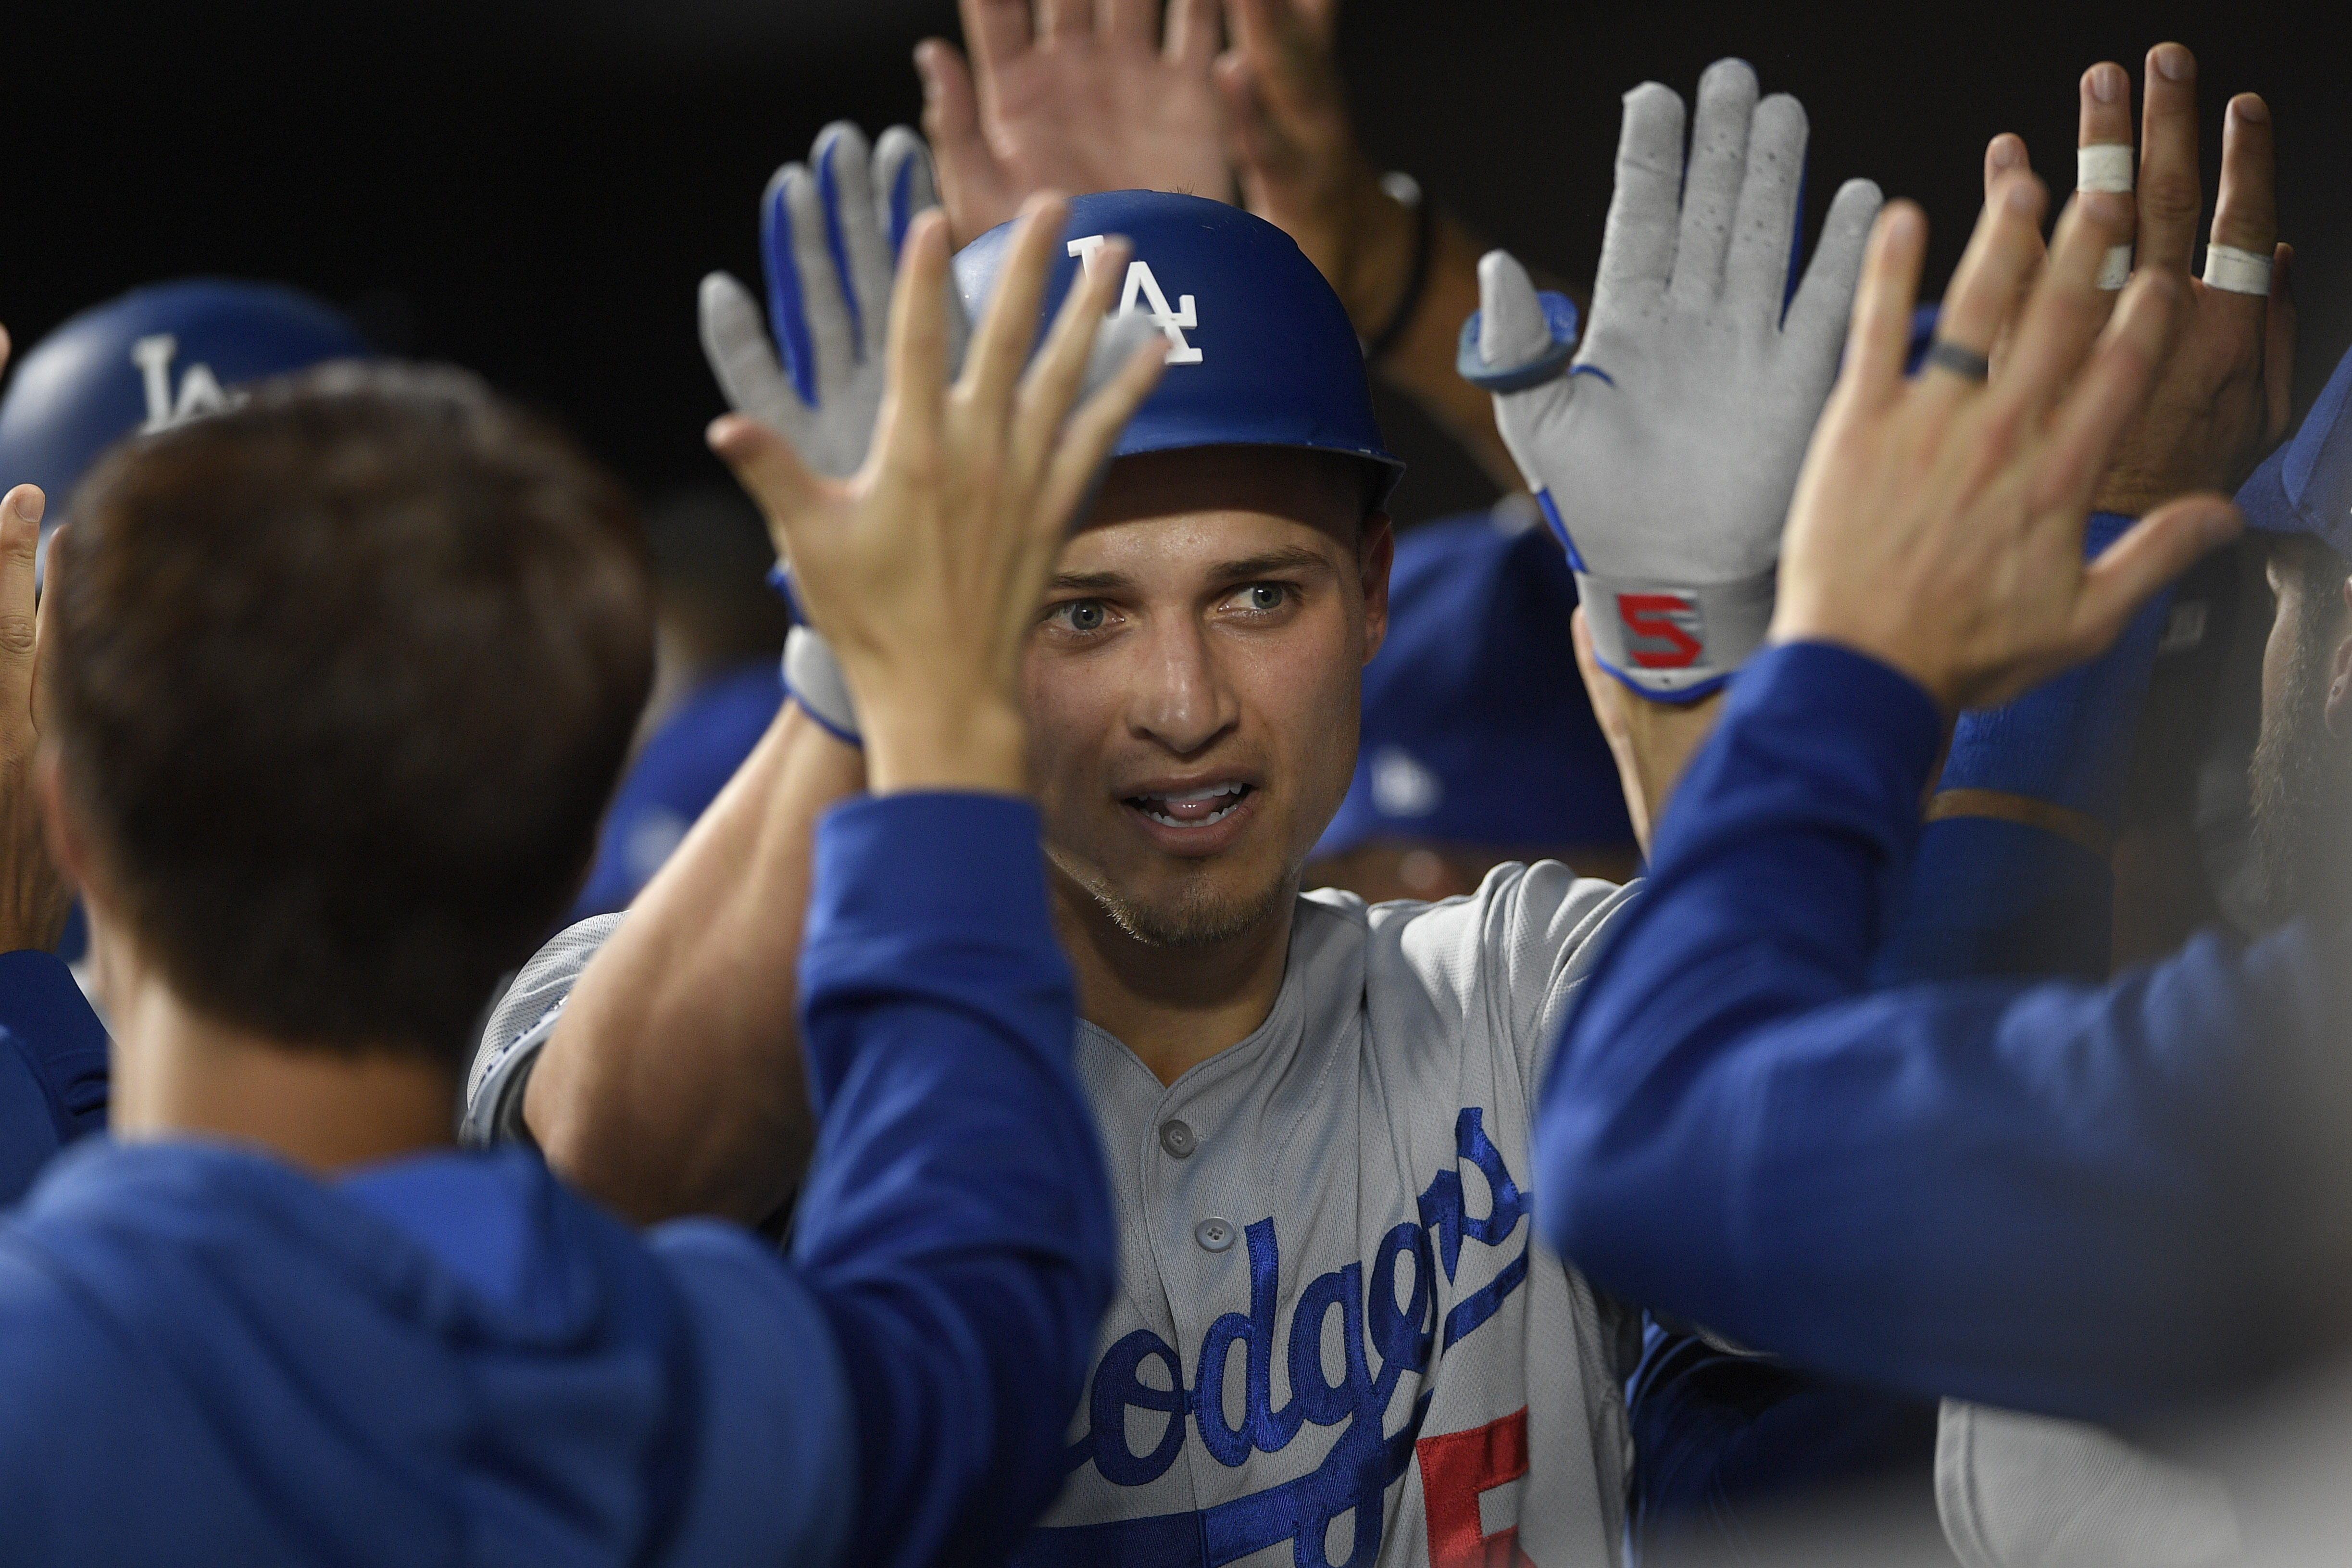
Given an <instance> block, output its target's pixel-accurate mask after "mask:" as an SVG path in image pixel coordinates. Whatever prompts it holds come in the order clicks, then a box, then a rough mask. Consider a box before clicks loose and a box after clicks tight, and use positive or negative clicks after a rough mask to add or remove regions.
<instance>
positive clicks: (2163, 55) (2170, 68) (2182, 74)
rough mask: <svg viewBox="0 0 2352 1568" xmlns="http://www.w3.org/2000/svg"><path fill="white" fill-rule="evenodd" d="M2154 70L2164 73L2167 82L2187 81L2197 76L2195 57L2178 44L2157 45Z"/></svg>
mask: <svg viewBox="0 0 2352 1568" xmlns="http://www.w3.org/2000/svg"><path fill="white" fill-rule="evenodd" d="M2156 68H2157V69H2158V70H2160V71H2162V72H2163V73H2164V79H2165V80H2167V81H2187V80H2189V79H2190V78H2191V77H2193V76H2195V75H2196V74H2197V57H2196V56H2194V55H2192V54H2190V53H2189V51H2188V50H2187V49H2184V48H2182V47H2180V46H2179V44H2159V45H2158V46H2157V49H2156Z"/></svg>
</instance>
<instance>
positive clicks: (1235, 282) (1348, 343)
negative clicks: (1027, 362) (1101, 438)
mask: <svg viewBox="0 0 2352 1568" xmlns="http://www.w3.org/2000/svg"><path fill="white" fill-rule="evenodd" d="M1114 235H1124V236H1126V237H1127V238H1128V239H1129V240H1130V241H1132V242H1133V244H1134V247H1135V257H1134V259H1133V260H1132V261H1130V262H1129V264H1128V268H1127V279H1126V283H1125V286H1124V287H1123V288H1122V289H1120V291H1119V297H1118V310H1119V312H1120V313H1122V314H1124V313H1126V312H1128V311H1131V310H1140V311H1143V312H1144V313H1146V314H1148V315H1149V316H1150V317H1151V319H1152V320H1153V321H1155V322H1157V323H1158V324H1159V326H1160V330H1161V331H1163V332H1165V333H1167V335H1168V343H1169V350H1170V353H1169V356H1168V371H1167V374H1165V375H1163V376H1162V377H1161V378H1160V385H1159V386H1158V387H1157V388H1156V389H1155V390H1154V391H1153V392H1152V394H1151V396H1150V398H1149V399H1148V400H1146V401H1145V403H1144V405H1143V406H1142V407H1141V408H1140V409H1139V410H1137V412H1136V416H1135V417H1134V418H1133V419H1132V420H1130V421H1129V423H1128V426H1127V429H1126V431H1125V432H1124V433H1123V434H1122V435H1121V436H1120V437H1119V440H1118V446H1117V447H1115V448H1113V451H1114V453H1115V455H1116V456H1118V457H1122V458H1124V457H1132V456H1134V455H1136V454H1138V453H1141V452H1169V451H1176V450H1181V448H1184V447H1225V446H1247V447H1304V448H1307V449H1309V450H1312V451H1318V452H1337V453H1340V454H1343V455H1344V456H1347V457H1350V458H1362V459H1364V460H1365V461H1366V462H1369V463H1370V464H1372V465H1373V466H1374V467H1375V468H1378V469H1379V470H1380V471H1381V478H1382V483H1381V489H1380V491H1379V493H1380V495H1381V496H1382V497H1385V496H1386V495H1387V493H1388V490H1389V489H1390V487H1391V486H1393V485H1394V484H1395V482H1396V478H1397V476H1398V475H1399V474H1401V473H1402V472H1403V471H1404V465H1403V464H1402V463H1401V462H1399V461H1398V460H1397V459H1396V458H1393V457H1391V455H1390V454H1389V451H1388V448H1387V447H1386V446H1385V445H1384V444H1382V442H1381V430H1380V426H1379V424H1378V422H1377V421H1375V420H1374V419H1373V417H1372V394H1371V385H1370V383H1369V382H1368V381H1367V380H1366V379H1365V376H1364V353H1363V348H1362V346H1361V345H1360V343H1359V342H1357V341H1356V333H1355V329H1354V328H1353V327H1351V326H1349V324H1348V312H1347V310H1346V309H1345V308H1344V307H1342V306H1341V305H1340V303H1339V296H1338V295H1337V294H1334V293H1333V292H1332V291H1331V286H1330V285H1329V284H1328V283H1327V282H1325V281H1324V280H1323V274H1322V273H1321V272H1319V271H1318V270H1316V267H1315V264H1314V263H1313V262H1311V261H1309V260H1307V257H1306V255H1305V253H1304V252H1302V251H1301V250H1300V249H1299V248H1298V246H1297V242H1296V241H1294V240H1293V239H1292V238H1291V237H1289V236H1288V235H1286V234H1285V233H1283V232H1282V230H1280V229H1278V228H1276V226H1274V225H1272V224H1270V223H1267V222H1266V221H1265V219H1263V218H1257V217H1252V216H1250V215H1249V214H1248V213H1245V212H1244V211H1242V210H1241V209H1240V208H1239V207H1235V206H1229V205H1226V204H1225V203H1223V202H1213V201H1209V200H1206V199H1204V198H1202V197H1200V196H1180V195H1170V194H1168V193H1165V192H1161V191H1108V192H1104V193H1102V194H1100V195H1090V196H1079V197H1076V198H1075V199H1074V200H1073V201H1072V202H1071V203H1070V221H1069V226H1068V227H1067V228H1066V230H1065V231H1064V241H1065V244H1064V249H1065V251H1066V255H1065V257H1064V258H1063V259H1062V260H1061V261H1060V262H1059V263H1057V264H1056V266H1055V269H1054V276H1053V278H1052V280H1051V281H1050V282H1049V283H1048V285H1047V287H1046V289H1045V312H1044V313H1045V319H1046V320H1048V321H1050V320H1051V319H1052V316H1053V313H1054V311H1055V310H1058V309H1059V308H1060V306H1061V302H1062V296H1063V295H1064V294H1066V293H1067V292H1068V291H1069V287H1070V283H1071V280H1072V279H1075V278H1076V276H1077V274H1078V268H1079V266H1080V265H1081V264H1082V263H1084V264H1089V265H1090V264H1091V263H1092V261H1093V258H1094V250H1095V247H1098V246H1099V245H1100V244H1101V243H1102V242H1103V241H1104V240H1105V239H1106V238H1108V237H1111V236H1114ZM1011 237H1012V226H1010V225H1005V226H1001V227H997V228H992V229H991V230H989V231H988V232H987V233H986V234H983V235H982V236H981V237H979V238H978V239H975V240H973V241H972V242H971V244H970V245H968V246H966V247H964V248H963V249H962V250H961V252H959V253H958V254H957V256H956V258H955V272H956V287H957V289H959V290H960V291H961V293H962V295H963V302H964V308H965V310H967V311H969V312H970V313H971V316H972V318H973V319H974V320H975V321H976V320H978V318H979V316H980V312H981V307H982V304H983V303H984V302H985V300H987V297H988V293H989V290H990V289H992V287H993V286H994V284H995V281H996V269H997V267H998V264H999V262H1000V261H1001V260H1002V258H1003V253H1004V247H1005V243H1006V242H1007V240H1009V239H1010V238H1011Z"/></svg>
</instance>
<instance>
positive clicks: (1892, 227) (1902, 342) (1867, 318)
mask: <svg viewBox="0 0 2352 1568" xmlns="http://www.w3.org/2000/svg"><path fill="white" fill-rule="evenodd" d="M1849 188H1851V187H1849ZM1838 194H1839V196H1840V197H1841V199H1843V196H1844V195H1845V193H1844V192H1843V191H1841V192H1840V193H1838ZM1872 194H1873V195H1875V194H1876V189H1875V187H1873V191H1872ZM1926 258H1927V217H1926V216H1924V215H1923V214H1922V213H1921V212H1920V211H1919V209H1918V208H1917V207H1916V206H1914V205H1911V204H1910V203H1909V202H1895V203H1894V204H1892V205H1889V206H1888V207H1887V208H1886V209H1885V211H1884V212H1882V213H1880V214H1879V215H1878V219H1877V222H1876V223H1875V224H1874V226H1872V228H1871V231H1870V241H1869V246H1868V248H1867V249H1866V250H1865V251H1864V255H1863V262H1862V277H1861V285H1860V287H1859V289H1857V290H1856V292H1855V294H1854V300H1853V331H1851V332H1850V333H1849V334H1848V335H1847V338H1846V351H1845V353H1846V358H1845V371H1844V374H1843V385H1844V386H1845V388H1846V391H1847V395H1849V396H1850V397H1852V398H1853V400H1855V401H1856V402H1858V403H1859V404H1860V405H1862V406H1863V407H1865V408H1872V407H1876V406H1878V405H1880V404H1882V403H1884V402H1885V400H1886V399H1887V398H1889V397H1891V396H1893V395H1895V391H1896V390H1897V389H1898V388H1900V387H1901V386H1902V384H1903V362H1904V359H1905V357H1906V353H1907V351H1908V350H1909V348H1910V346H1911V308H1912V304H1913V301H1914V300H1916V298H1917V297H1918V292H1919V268H1920V264H1921V263H1922V262H1923V261H1924V260H1925V259H1926ZM1829 259H1830V247H1829V243H1828V241H1827V240H1826V239H1824V240H1823V242H1822V254H1821V255H1820V256H1819V257H1817V258H1814V261H1813V270H1814V271H1815V272H1816V273H1818V272H1820V270H1821V269H1822V267H1824V266H1825V265H1827V264H1828V262H1829ZM1813 286H1814V280H1813V279H1811V278H1808V279H1806V280H1805V289H1806V293H1803V294H1800V295H1799V296H1798V306H1799V309H1800V310H1810V309H1812V308H1813V301H1812V300H1809V299H1808V298H1807V294H1809V293H1810V292H1811V290H1812V289H1813ZM1795 314H1796V313H1795V312H1794V311H1792V312H1791V313H1790V324H1791V326H1792V327H1793V326H1794V324H1795Z"/></svg>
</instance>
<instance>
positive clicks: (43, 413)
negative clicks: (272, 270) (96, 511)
mask: <svg viewBox="0 0 2352 1568" xmlns="http://www.w3.org/2000/svg"><path fill="white" fill-rule="evenodd" d="M370 353H373V350H371V349H370V348H369V347H368V342H367V340H366V339H365V338H363V337H362V336H361V335H360V331H359V329H358V328H357V327H355V326H353V325H352V323H351V322H350V321H346V320H345V319H344V318H343V316H342V315H341V313H340V312H338V311H336V310H333V309H332V308H331V307H330V306H328V305H325V304H322V303H320V301H319V300H314V299H312V298H310V296H309V295H308V294H303V293H300V292H298V291H297V290H295V289H288V288H284V287H281V286H279V285H278V284H274V283H247V282H240V281H237V280H236V279H225V278H190V279H180V280H177V281H175V282H171V283H158V284H154V285H152V286H151V287H149V288H144V289H132V290H131V292H130V293H128V294H124V295H121V296H120V297H119V298H116V299H113V300H108V301H107V302H106V303H105V304H103V305H93V306H91V307H90V308H89V310H84V311H82V312H81V313H80V314H79V315H77V316H75V317H73V318H72V319H71V320H69V321H67V322H66V323H65V324H64V325H62V326H60V327H58V329H57V330H56V331H53V332H51V333H50V334H49V335H48V336H47V337H45V338H43V339H42V340H41V341H40V342H38V343H37V344H35V345H34V346H33V348H32V350H31V351H30V352H29V353H26V354H25V355H24V357H23V358H22V359H21V360H19V361H18V363H17V364H16V374H14V375H13V376H12V377H10V379H9V383H8V392H7V395H6V396H5V398H0V489H6V488H7V487H9V486H12V485H20V484H36V485H38V486H40V487H41V489H43V490H44V491H46V492H47V496H48V503H49V505H48V511H47V515H46V516H45V517H44V519H43V529H42V531H43V532H44V533H47V531H48V529H49V528H50V527H53V526H54V525H55V524H56V523H58V521H62V520H63V519H64V517H65V515H66V504H67V501H68V498H69V497H70V496H71V495H72V492H73V488H74V485H75V484H76V483H77V482H78V481H79V479H81V476H82V474H83V472H84V471H85V470H86V469H88V468H89V465H90V463H91V461H92V460H93V459H95V458H97V457H98V455H99V454H100V452H102V451H104V450H105V449H106V448H107V447H110V446H112V445H113V444H114V443H115V442H116V441H117V440H119V439H120V438H121V437H124V436H127V435H129V434H131V432H132V431H146V430H161V429H164V428H166V427H168V426H173V425H176V424H178V423H180V422H181V421H182V420H184V419H192V418H194V417H195V416H198V415H200V414H209V413H212V412H214V411H215V410H217V409H221V408H226V407H228V406H229V405H231V404H232V403H233V402H234V401H236V397H237V395H238V394H237V391H236V388H237V387H238V386H239V385H240V384H243V383H246V382H250V381H258V380H260V379H261V378H263V377H264V376H270V375H277V374H282V373H284V372H287V371H294V370H301V369H304V368H306V367H308V366H310V365H314V364H319V363H322V362H324V361H327V360H334V359H350V358H353V357H361V356H365V355H368V354H370Z"/></svg>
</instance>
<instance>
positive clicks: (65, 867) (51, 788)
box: [33, 743, 89, 893]
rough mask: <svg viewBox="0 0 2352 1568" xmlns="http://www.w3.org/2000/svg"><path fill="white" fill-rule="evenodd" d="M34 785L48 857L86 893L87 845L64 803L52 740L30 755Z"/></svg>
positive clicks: (62, 780) (61, 776)
mask: <svg viewBox="0 0 2352 1568" xmlns="http://www.w3.org/2000/svg"><path fill="white" fill-rule="evenodd" d="M33 786H34V787H35V788H36V789H37V790H39V791H40V793H41V819H42V823H43V826H44V830H45V831H46V833H47V837H48V842H49V859H50V860H51V861H52V862H54V863H55V864H56V866H57V868H58V871H60V872H61V873H63V874H64V876H65V879H66V880H67V881H68V882H70V883H72V884H73V885H74V886H75V887H76V888H77V889H83V890H84V891H85V893H86V892H87V889H88V886H89V876H88V872H89V843H88V841H87V840H86V839H84V838H83V837H82V833H81V826H80V824H79V823H77V822H75V821H74V820H73V812H72V808H71V807H70V806H69V805H68V804H67V801H66V784H65V764H64V763H63V761H62V759H60V758H59V756H58V748H57V746H56V745H55V744H54V743H45V744H43V746H42V747H41V749H40V751H39V752H37V753H36V755H35V757H34V759H33Z"/></svg>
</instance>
